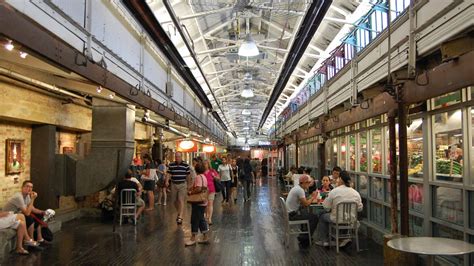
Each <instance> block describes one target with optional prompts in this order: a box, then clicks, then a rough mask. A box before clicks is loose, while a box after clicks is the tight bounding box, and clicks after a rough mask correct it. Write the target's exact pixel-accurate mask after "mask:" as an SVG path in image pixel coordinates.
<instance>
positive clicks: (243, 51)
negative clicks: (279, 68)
mask: <svg viewBox="0 0 474 266" xmlns="http://www.w3.org/2000/svg"><path fill="white" fill-rule="evenodd" d="M259 54H260V51H259V50H258V47H257V44H256V43H255V41H254V39H253V38H252V35H250V33H248V34H247V36H246V37H245V41H244V42H243V43H242V44H241V45H240V48H239V55H240V56H246V57H252V56H257V55H259Z"/></svg>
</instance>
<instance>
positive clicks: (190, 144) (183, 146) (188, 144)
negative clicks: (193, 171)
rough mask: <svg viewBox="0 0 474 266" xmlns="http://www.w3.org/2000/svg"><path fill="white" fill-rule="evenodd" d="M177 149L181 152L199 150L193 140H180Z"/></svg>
mask: <svg viewBox="0 0 474 266" xmlns="http://www.w3.org/2000/svg"><path fill="white" fill-rule="evenodd" d="M177 146H178V147H177V149H176V150H177V151H181V152H197V145H196V143H194V141H192V140H183V141H180V142H179V143H178V145H177Z"/></svg>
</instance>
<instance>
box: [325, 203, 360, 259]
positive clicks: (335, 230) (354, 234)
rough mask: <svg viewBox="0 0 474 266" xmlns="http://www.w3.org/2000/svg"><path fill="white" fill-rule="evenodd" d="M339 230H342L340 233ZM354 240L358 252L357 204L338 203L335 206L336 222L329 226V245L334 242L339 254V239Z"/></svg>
mask: <svg viewBox="0 0 474 266" xmlns="http://www.w3.org/2000/svg"><path fill="white" fill-rule="evenodd" d="M341 230H344V231H343V232H341ZM353 238H355V240H356V247H357V252H359V221H358V220H357V203H355V202H353V201H345V202H340V203H338V204H337V205H336V222H332V223H330V224H329V243H331V241H332V239H335V240H336V250H337V253H339V240H340V239H353Z"/></svg>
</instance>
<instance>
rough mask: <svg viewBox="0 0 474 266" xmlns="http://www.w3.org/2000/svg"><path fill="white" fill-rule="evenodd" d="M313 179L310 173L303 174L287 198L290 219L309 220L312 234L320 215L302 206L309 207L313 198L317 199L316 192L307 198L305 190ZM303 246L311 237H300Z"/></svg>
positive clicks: (306, 244)
mask: <svg viewBox="0 0 474 266" xmlns="http://www.w3.org/2000/svg"><path fill="white" fill-rule="evenodd" d="M311 182H313V180H312V179H311V178H310V177H309V176H308V175H302V176H301V177H300V179H299V184H296V185H295V186H294V187H293V188H292V189H291V190H290V192H289V193H288V197H287V198H286V210H287V211H288V217H289V219H290V221H297V220H309V229H310V233H311V235H313V232H314V230H316V226H317V224H318V217H317V215H316V214H312V213H309V212H308V210H304V209H302V208H304V207H308V206H309V205H310V204H311V202H313V200H315V199H316V193H313V194H312V195H311V197H310V198H309V199H306V196H305V190H307V189H308V187H309V186H310V184H311ZM298 240H299V241H300V244H301V245H302V246H308V244H309V239H308V237H307V235H306V234H305V235H301V236H299V237H298Z"/></svg>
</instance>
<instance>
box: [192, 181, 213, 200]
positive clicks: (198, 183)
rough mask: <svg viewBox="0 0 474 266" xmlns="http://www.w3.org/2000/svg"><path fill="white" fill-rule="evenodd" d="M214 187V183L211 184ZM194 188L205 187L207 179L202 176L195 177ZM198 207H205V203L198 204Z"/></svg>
mask: <svg viewBox="0 0 474 266" xmlns="http://www.w3.org/2000/svg"><path fill="white" fill-rule="evenodd" d="M213 185H214V182H213ZM194 186H195V187H207V177H206V176H204V175H197V176H196V179H194ZM199 206H207V201H206V202H204V203H203V204H199Z"/></svg>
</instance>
